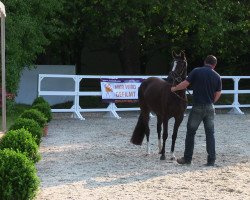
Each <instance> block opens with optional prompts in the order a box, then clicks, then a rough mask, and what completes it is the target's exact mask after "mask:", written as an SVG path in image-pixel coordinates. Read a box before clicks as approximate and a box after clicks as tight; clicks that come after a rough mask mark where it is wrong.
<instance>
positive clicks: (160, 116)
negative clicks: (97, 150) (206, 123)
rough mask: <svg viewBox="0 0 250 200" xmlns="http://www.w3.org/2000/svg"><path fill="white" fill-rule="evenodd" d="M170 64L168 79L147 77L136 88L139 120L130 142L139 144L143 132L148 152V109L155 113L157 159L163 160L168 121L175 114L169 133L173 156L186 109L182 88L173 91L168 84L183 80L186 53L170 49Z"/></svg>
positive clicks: (185, 68)
mask: <svg viewBox="0 0 250 200" xmlns="http://www.w3.org/2000/svg"><path fill="white" fill-rule="evenodd" d="M172 56H173V63H172V71H170V72H169V75H168V78H167V80H163V79H160V78H157V77H150V78H148V79H146V80H144V81H143V82H142V84H141V85H140V87H139V91H138V98H139V106H140V109H141V112H140V116H139V119H138V122H137V124H136V127H135V130H134V132H133V135H132V137H131V140H130V141H131V142H132V143H133V144H135V145H141V144H142V141H143V139H144V136H145V135H146V138H147V154H149V153H150V149H149V134H150V129H149V119H150V112H153V113H155V114H156V116H157V133H158V146H159V153H160V154H161V157H160V159H161V160H165V159H166V156H165V143H166V140H167V138H168V121H169V119H170V118H172V117H174V119H175V123H174V129H173V135H172V146H171V153H172V158H171V159H175V156H174V148H175V141H176V137H177V132H178V128H179V126H180V124H181V122H182V120H183V117H184V112H185V110H186V108H187V97H186V91H185V90H181V91H177V92H175V93H173V92H171V86H173V85H177V84H178V83H180V82H181V81H183V80H184V79H185V78H186V76H187V61H186V57H185V53H184V52H183V51H181V53H180V54H178V55H177V54H176V53H175V52H174V51H173V52H172ZM162 123H163V135H162V139H163V145H162V147H161V130H162V127H161V126H162Z"/></svg>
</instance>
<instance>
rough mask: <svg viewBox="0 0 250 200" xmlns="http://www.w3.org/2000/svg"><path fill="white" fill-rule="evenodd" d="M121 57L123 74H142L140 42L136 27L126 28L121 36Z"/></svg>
mask: <svg viewBox="0 0 250 200" xmlns="http://www.w3.org/2000/svg"><path fill="white" fill-rule="evenodd" d="M119 58H120V62H121V67H122V72H123V74H126V75H138V74H140V42H139V36H138V31H137V29H136V28H130V29H127V30H125V31H124V33H123V35H122V36H121V38H120V49H119Z"/></svg>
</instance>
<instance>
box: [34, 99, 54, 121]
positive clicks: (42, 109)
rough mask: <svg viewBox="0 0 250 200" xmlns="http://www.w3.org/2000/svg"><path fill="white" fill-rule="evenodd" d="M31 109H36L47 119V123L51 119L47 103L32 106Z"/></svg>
mask: <svg viewBox="0 0 250 200" xmlns="http://www.w3.org/2000/svg"><path fill="white" fill-rule="evenodd" d="M32 108H33V109H37V110H39V111H40V112H42V113H43V114H44V116H45V117H46V118H47V122H50V121H51V119H52V112H51V108H50V106H49V104H47V103H38V104H35V105H33V106H32Z"/></svg>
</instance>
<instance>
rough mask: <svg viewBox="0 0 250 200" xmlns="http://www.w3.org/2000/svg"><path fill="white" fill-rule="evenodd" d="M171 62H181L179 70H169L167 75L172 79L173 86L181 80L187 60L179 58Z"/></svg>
mask: <svg viewBox="0 0 250 200" xmlns="http://www.w3.org/2000/svg"><path fill="white" fill-rule="evenodd" d="M173 62H177V63H179V62H182V68H181V70H179V71H180V72H177V71H176V70H173V71H170V72H169V76H170V77H171V78H172V79H173V86H174V85H175V84H176V83H177V84H179V83H180V82H181V81H182V76H183V73H184V71H185V69H186V66H187V61H186V60H180V59H174V61H173ZM176 66H178V64H176Z"/></svg>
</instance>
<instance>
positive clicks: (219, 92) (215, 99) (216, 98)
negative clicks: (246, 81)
mask: <svg viewBox="0 0 250 200" xmlns="http://www.w3.org/2000/svg"><path fill="white" fill-rule="evenodd" d="M220 95H221V91H217V92H215V93H214V103H215V102H216V101H218V100H219V98H220Z"/></svg>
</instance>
